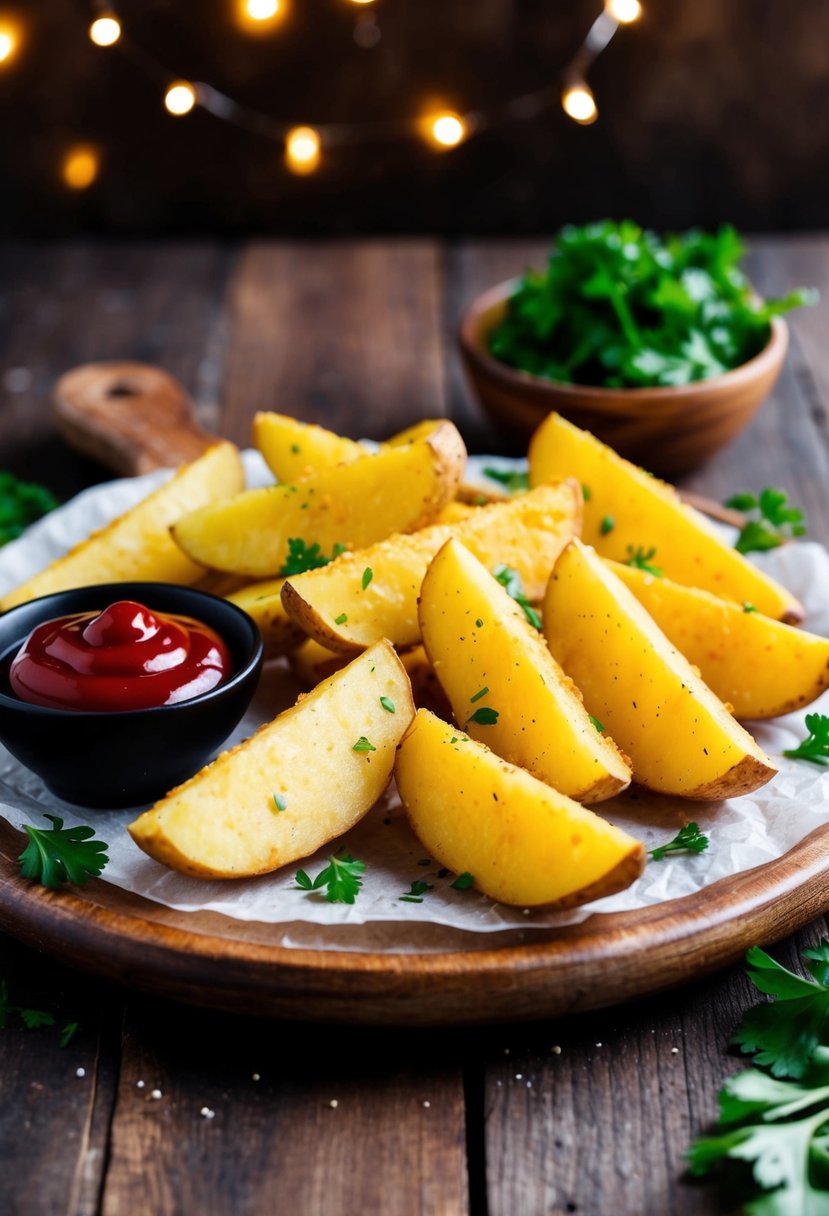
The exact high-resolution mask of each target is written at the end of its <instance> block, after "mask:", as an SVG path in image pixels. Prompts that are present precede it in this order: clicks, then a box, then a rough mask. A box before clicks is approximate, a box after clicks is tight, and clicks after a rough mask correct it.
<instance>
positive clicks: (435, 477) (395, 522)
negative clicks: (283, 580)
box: [173, 422, 466, 578]
mask: <svg viewBox="0 0 829 1216" xmlns="http://www.w3.org/2000/svg"><path fill="white" fill-rule="evenodd" d="M465 462H466V448H465V447H464V446H463V440H462V439H461V437H460V435H459V434H458V431H457V430H456V428H455V427H454V426H453V425H452V424H451V423H450V422H447V423H444V424H443V425H442V426H440V427H439V428H438V429H437V430H436V431H434V432H433V433H432V434H431V436H430V437H429V439H428V440H426V441H425V442H423V443H413V444H409V445H407V446H406V447H401V448H386V449H385V450H383V451H381V452H378V453H377V454H376V455H374V456H367V457H366V458H365V459H364V460H354V461H351V463H349V464H342V465H337V466H336V467H335V468H331V469H325V470H324V471H323V472H321V473H318V474H317V475H316V476H314V477H311V478H306V479H305V480H304V481H299V482H296V483H291V484H290V485H278V486H267V487H265V488H264V489H259V490H247V491H246V492H245V493H244V494H238V495H237V496H236V497H235V498H232V499H229V500H228V501H227V502H224V503H221V504H217V505H216V506H215V507H212V506H211V507H202V509H201V510H199V511H193V512H191V513H190V514H189V515H185V516H184V518H183V519H180V520H179V521H178V523H177V524H175V526H174V527H173V537H174V538H175V540H176V542H177V544H179V545H180V546H181V548H182V549H183V550H184V552H185V553H186V554H187V555H188V556H189V557H190V558H192V560H193V561H196V562H200V563H201V564H202V565H204V566H209V567H210V568H211V569H214V570H227V571H230V572H231V573H234V574H247V575H250V576H251V578H271V577H275V576H276V575H278V574H280V573H282V570H283V566H284V565H285V562H286V560H287V557H288V541H289V539H291V538H302V539H304V541H305V542H306V544H308V545H311V544H318V545H319V546H320V548H321V550H322V552H323V553H324V554H325V555H328V554H330V553H331V552H332V551H333V549H334V546H335V545H338V544H340V545H345V546H346V548H348V549H358V548H360V547H362V546H364V545H370V544H372V543H374V542H375V541H378V540H381V539H382V538H383V537H385V536H389V535H390V534H391V533H393V532H413V531H415V530H416V529H417V528H421V527H423V526H424V524H428V523H431V521H432V520H433V519H434V518H435V516H436V515H438V514H439V513H440V512H441V510H442V509H443V508H444V507H445V506H446V504H447V503H448V502H450V501H451V500H452V498H453V496H454V493H455V490H456V488H457V486H458V485H459V483H460V480H461V477H462V475H463V468H464V464H465Z"/></svg>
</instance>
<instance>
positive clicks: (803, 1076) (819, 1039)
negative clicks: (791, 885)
mask: <svg viewBox="0 0 829 1216" xmlns="http://www.w3.org/2000/svg"><path fill="white" fill-rule="evenodd" d="M803 957H804V959H806V960H807V962H806V967H807V970H808V972H809V976H808V977H803V976H800V975H797V974H795V973H794V972H792V971H789V970H787V969H786V968H785V967H781V966H780V964H779V963H776V962H775V961H774V959H773V958H771V957H770V956H769V955H768V954H766V953H765V951H764V950H760V949H759V948H758V947H756V946H754V947H752V949H751V950H749V951H748V954H747V955H746V962H747V964H748V966H749V972H748V974H749V978H750V979H751V980H752V982H753V983H754V985H755V986H756V987H757V988H759V989H760V991H761V992H763V993H765V994H766V995H768V996H772V997H775V998H776V999H775V1000H774V1001H773V1003H763V1004H761V1005H755V1006H754V1007H753V1008H752V1009H750V1010H749V1011H748V1013H747V1014H746V1015H745V1016H744V1018H743V1020H742V1022H741V1024H740V1026H739V1027H738V1029H737V1032H736V1035H735V1038H734V1041H735V1042H736V1043H737V1044H739V1046H740V1047H741V1048H742V1050H743V1051H744V1052H745V1053H747V1054H748V1053H751V1054H753V1055H754V1064H755V1065H759V1066H760V1067H754V1068H749V1069H747V1070H745V1071H744V1072H741V1073H738V1074H737V1076H735V1077H730V1078H729V1079H728V1080H727V1081H726V1083H725V1085H724V1086H723V1088H722V1089H721V1090H720V1093H719V1107H720V1117H719V1124H718V1126H717V1127H716V1128H715V1129H714V1131H715V1134H714V1135H712V1136H708V1137H702V1138H700V1139H698V1140H696V1141H695V1142H694V1143H693V1144H692V1145H691V1148H690V1150H689V1153H688V1158H689V1163H690V1169H691V1172H692V1173H693V1174H697V1175H702V1174H707V1173H709V1171H710V1170H711V1169H712V1167H714V1166H720V1165H722V1164H723V1163H728V1162H736V1163H737V1165H738V1167H739V1170H740V1175H739V1177H740V1178H741V1180H742V1183H743V1192H744V1194H745V1203H746V1204H747V1205H748V1206H746V1208H745V1210H746V1211H751V1212H754V1213H756V1216H761V1213H762V1216H825V1213H827V1212H829V1188H827V1175H826V1171H825V1168H824V1164H825V1162H826V1157H827V1149H828V1148H829V1132H828V1131H827V1126H826V1125H827V1123H829V1048H827V1038H829V987H827V979H829V941H826V940H825V939H824V940H822V941H821V942H820V943H819V945H818V946H817V947H815V948H814V949H811V950H804V951H803ZM763 1070H768V1071H763ZM769 1072H770V1073H771V1074H772V1075H771V1076H770V1075H769ZM781 1078H790V1079H788V1080H783V1079H781ZM747 1165H748V1166H750V1174H748V1173H747V1171H746V1166H747Z"/></svg>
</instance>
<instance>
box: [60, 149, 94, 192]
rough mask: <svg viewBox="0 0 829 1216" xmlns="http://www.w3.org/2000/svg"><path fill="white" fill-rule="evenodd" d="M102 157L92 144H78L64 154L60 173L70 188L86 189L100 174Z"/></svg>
mask: <svg viewBox="0 0 829 1216" xmlns="http://www.w3.org/2000/svg"><path fill="white" fill-rule="evenodd" d="M100 168H101V159H100V157H99V155H98V150H97V148H93V147H92V145H91V144H76V145H75V147H74V148H70V149H69V150H68V151H67V153H66V155H65V156H64V158H63V160H62V162H61V166H60V175H61V177H62V178H63V182H64V185H66V186H68V187H69V189H70V190H86V189H88V188H89V186H91V185H92V183H93V182H94V181H95V179H96V178H97V176H98V172H99V170H100Z"/></svg>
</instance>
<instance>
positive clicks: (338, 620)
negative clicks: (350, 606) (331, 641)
mask: <svg viewBox="0 0 829 1216" xmlns="http://www.w3.org/2000/svg"><path fill="white" fill-rule="evenodd" d="M347 620H348V613H347V612H341V613H340V615H339V616H335V617H334V624H335V625H344V624H345V623H346V621H347Z"/></svg>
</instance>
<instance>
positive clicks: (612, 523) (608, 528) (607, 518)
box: [599, 515, 616, 536]
mask: <svg viewBox="0 0 829 1216" xmlns="http://www.w3.org/2000/svg"><path fill="white" fill-rule="evenodd" d="M615 527H616V520H615V519H614V518H613V516H612V515H603V516H602V522H601V523H600V524H599V531H600V532H601V534H602V536H607V534H608V532H612V531H613V529H614V528H615Z"/></svg>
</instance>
